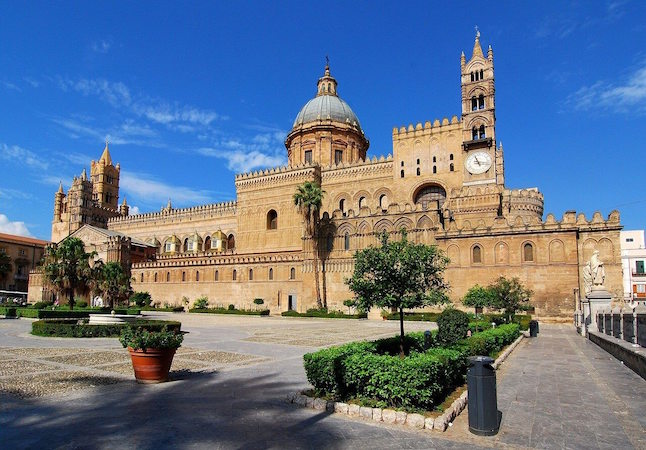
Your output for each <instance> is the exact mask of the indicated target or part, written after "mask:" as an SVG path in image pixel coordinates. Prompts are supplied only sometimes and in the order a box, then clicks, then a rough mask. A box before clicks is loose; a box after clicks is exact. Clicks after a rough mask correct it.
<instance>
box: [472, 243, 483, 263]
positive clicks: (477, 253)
mask: <svg viewBox="0 0 646 450" xmlns="http://www.w3.org/2000/svg"><path fill="white" fill-rule="evenodd" d="M471 253H472V258H471V259H472V261H473V263H474V264H482V248H481V247H480V246H479V245H474V246H473V250H472V251H471Z"/></svg>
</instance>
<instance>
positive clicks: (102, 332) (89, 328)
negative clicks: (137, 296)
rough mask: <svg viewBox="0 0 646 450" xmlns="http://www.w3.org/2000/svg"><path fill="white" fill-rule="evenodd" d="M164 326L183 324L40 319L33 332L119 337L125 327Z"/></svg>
mask: <svg viewBox="0 0 646 450" xmlns="http://www.w3.org/2000/svg"><path fill="white" fill-rule="evenodd" d="M164 326H167V327H168V329H169V330H176V331H180V329H181V326H182V324H181V323H180V322H175V321H166V320H137V321H134V322H132V323H123V324H106V325H89V324H87V323H78V322H77V321H76V320H73V319H72V320H38V321H36V322H34V323H32V324H31V334H33V335H36V336H46V337H77V338H80V337H119V336H120V335H121V330H123V329H124V328H125V327H132V328H141V329H147V330H149V331H161V330H162V328H163V327H164Z"/></svg>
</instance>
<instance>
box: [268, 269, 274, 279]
mask: <svg viewBox="0 0 646 450" xmlns="http://www.w3.org/2000/svg"><path fill="white" fill-rule="evenodd" d="M269 279H270V280H273V279H274V269H272V268H271V267H270V268H269Z"/></svg>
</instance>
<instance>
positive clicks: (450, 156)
mask: <svg viewBox="0 0 646 450" xmlns="http://www.w3.org/2000/svg"><path fill="white" fill-rule="evenodd" d="M449 160H451V161H453V153H451V154H450V155H449Z"/></svg>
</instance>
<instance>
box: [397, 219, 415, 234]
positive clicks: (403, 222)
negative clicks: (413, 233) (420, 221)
mask: <svg viewBox="0 0 646 450" xmlns="http://www.w3.org/2000/svg"><path fill="white" fill-rule="evenodd" d="M402 228H404V229H405V230H407V231H408V230H412V229H413V221H412V220H410V219H409V218H408V217H400V218H399V219H397V221H396V222H395V224H394V225H393V229H394V230H395V231H400V230H401V229H402Z"/></svg>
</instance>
